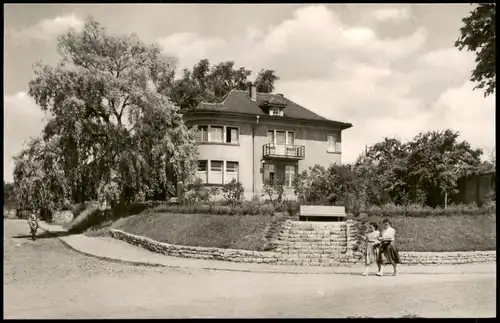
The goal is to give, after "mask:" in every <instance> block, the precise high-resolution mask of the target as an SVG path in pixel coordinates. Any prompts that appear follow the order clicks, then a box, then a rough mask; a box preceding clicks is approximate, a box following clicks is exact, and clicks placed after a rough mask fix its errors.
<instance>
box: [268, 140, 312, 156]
mask: <svg viewBox="0 0 500 323" xmlns="http://www.w3.org/2000/svg"><path fill="white" fill-rule="evenodd" d="M262 156H263V157H267V158H286V159H304V158H305V156H306V147H305V146H299V145H275V144H265V145H264V146H263V147H262Z"/></svg>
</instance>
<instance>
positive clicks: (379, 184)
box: [353, 130, 482, 207]
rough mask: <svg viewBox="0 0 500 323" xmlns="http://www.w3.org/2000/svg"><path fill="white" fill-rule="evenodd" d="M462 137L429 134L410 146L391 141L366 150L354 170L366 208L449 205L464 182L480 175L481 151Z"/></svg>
mask: <svg viewBox="0 0 500 323" xmlns="http://www.w3.org/2000/svg"><path fill="white" fill-rule="evenodd" d="M458 137H459V133H458V132H454V131H451V130H445V131H429V132H426V133H420V134H419V135H417V136H416V137H415V138H414V139H413V140H412V141H410V142H408V143H405V144H403V143H401V142H400V141H399V140H397V139H389V138H386V139H384V140H383V141H382V142H380V143H377V144H375V145H373V146H372V147H370V148H369V149H367V150H366V152H365V153H364V154H362V156H360V158H358V160H357V162H356V163H355V165H354V167H353V171H354V173H355V175H356V178H357V179H358V183H359V185H360V187H359V189H360V191H361V192H360V196H363V197H364V198H365V199H366V203H365V204H366V205H383V204H387V203H394V204H409V203H415V204H419V205H423V204H425V205H429V206H432V207H436V206H438V205H444V199H445V196H446V195H448V197H449V198H451V197H452V196H453V195H454V194H456V193H457V192H458V183H457V182H458V179H459V178H460V177H462V176H465V175H468V174H473V173H476V172H478V171H479V170H480V165H481V162H480V156H481V154H482V150H481V149H473V148H472V147H471V146H470V144H469V143H468V142H466V141H463V142H459V141H458ZM445 193H447V194H445Z"/></svg>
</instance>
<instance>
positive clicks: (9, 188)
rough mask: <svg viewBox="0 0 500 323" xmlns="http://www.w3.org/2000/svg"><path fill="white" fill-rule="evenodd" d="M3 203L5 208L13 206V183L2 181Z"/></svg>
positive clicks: (14, 202)
mask: <svg viewBox="0 0 500 323" xmlns="http://www.w3.org/2000/svg"><path fill="white" fill-rule="evenodd" d="M3 205H4V207H7V208H12V207H15V205H16V201H15V194H14V183H5V181H3Z"/></svg>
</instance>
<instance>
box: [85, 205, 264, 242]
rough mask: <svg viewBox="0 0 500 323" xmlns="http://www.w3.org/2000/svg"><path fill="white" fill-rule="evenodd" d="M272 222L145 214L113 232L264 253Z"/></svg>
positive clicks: (256, 217)
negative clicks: (262, 251) (268, 229)
mask: <svg viewBox="0 0 500 323" xmlns="http://www.w3.org/2000/svg"><path fill="white" fill-rule="evenodd" d="M271 220H272V217H271V216H268V215H239V216H235V215H205V214H175V213H149V212H143V213H141V214H138V215H133V216H129V217H127V218H123V219H120V220H118V221H116V222H115V223H113V224H112V225H111V228H113V229H119V230H123V231H125V232H128V233H132V234H135V235H140V236H146V237H148V238H151V239H153V240H156V241H161V242H166V243H171V244H177V245H187V246H199V247H219V248H230V249H243V250H262V249H263V248H264V247H265V246H266V240H265V233H266V232H267V228H268V226H269V225H270V223H271ZM101 233H102V234H104V232H103V231H102V230H101ZM92 235H99V233H97V232H96V233H94V234H92Z"/></svg>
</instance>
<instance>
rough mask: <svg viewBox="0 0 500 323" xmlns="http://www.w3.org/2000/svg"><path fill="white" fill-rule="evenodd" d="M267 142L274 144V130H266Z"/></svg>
mask: <svg viewBox="0 0 500 323" xmlns="http://www.w3.org/2000/svg"><path fill="white" fill-rule="evenodd" d="M267 143H269V144H274V130H268V131H267Z"/></svg>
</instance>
